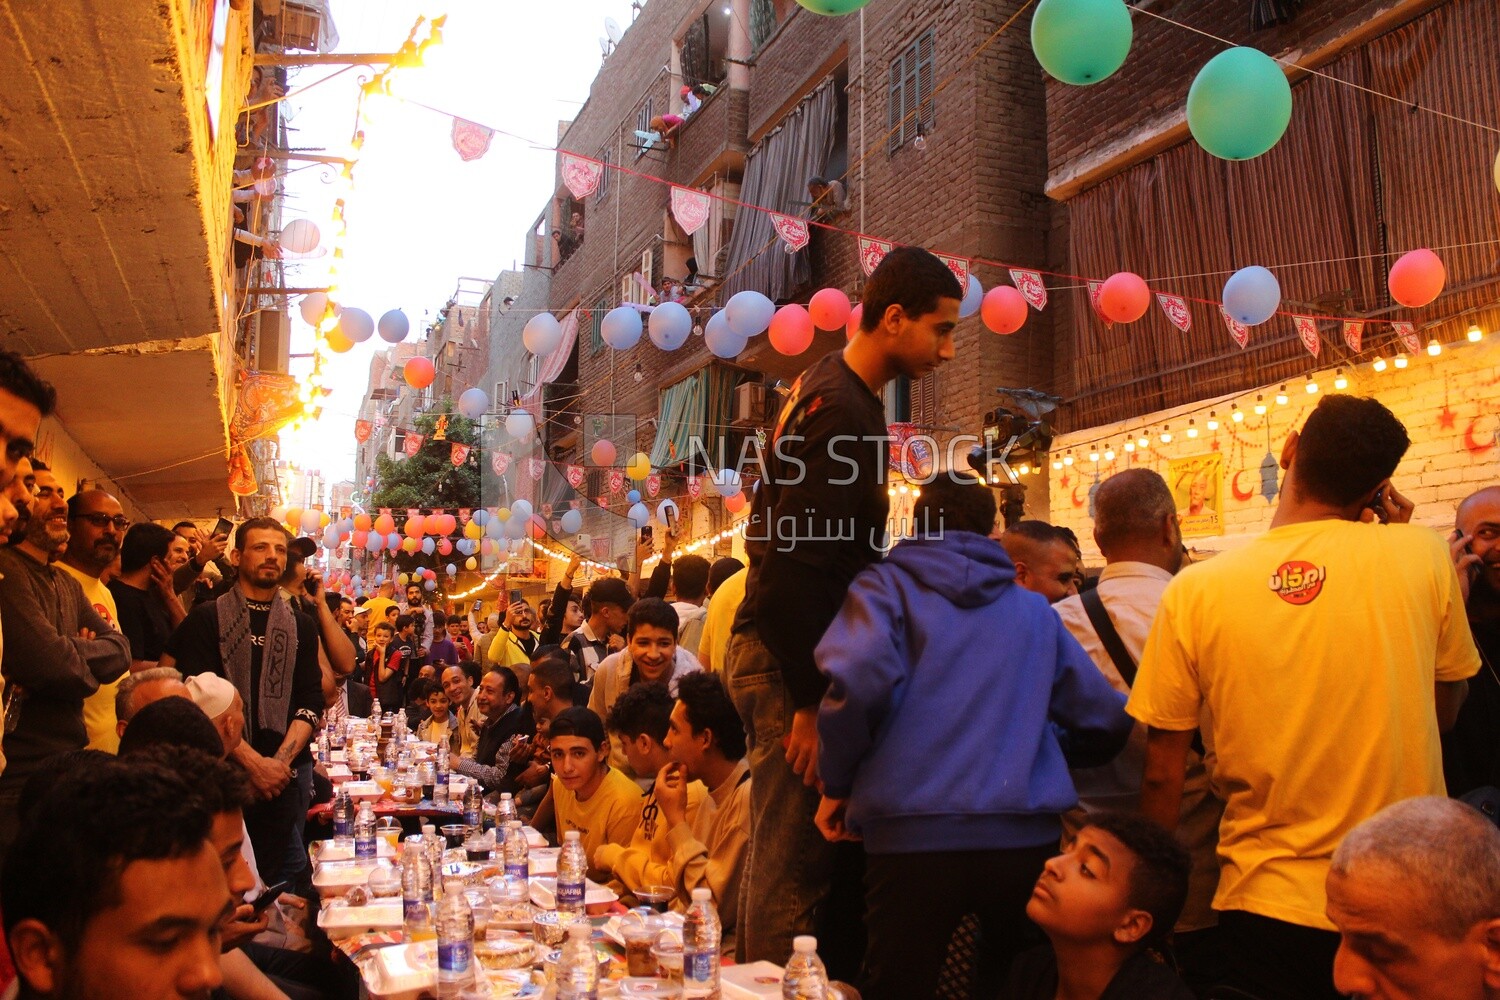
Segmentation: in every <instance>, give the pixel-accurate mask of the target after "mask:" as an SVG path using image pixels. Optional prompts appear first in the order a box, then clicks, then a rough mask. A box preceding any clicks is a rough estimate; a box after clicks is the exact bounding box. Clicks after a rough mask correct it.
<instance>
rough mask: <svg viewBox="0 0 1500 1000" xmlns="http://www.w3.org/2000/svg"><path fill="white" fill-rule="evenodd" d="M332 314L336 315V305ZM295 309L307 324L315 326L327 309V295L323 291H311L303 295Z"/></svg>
mask: <svg viewBox="0 0 1500 1000" xmlns="http://www.w3.org/2000/svg"><path fill="white" fill-rule="evenodd" d="M333 309H334V315H335V316H337V315H338V306H334V307H333ZM297 311H298V312H300V313H301V314H302V320H303V322H305V323H306V324H307V325H308V326H317V325H318V324H319V323H320V322H322V320H323V314H324V313H325V312H327V311H328V296H327V294H325V293H323V292H312V293H311V294H309V295H304V296H303V297H302V301H301V302H300V303H298V305H297Z"/></svg>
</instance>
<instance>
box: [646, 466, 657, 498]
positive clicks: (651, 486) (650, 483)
mask: <svg viewBox="0 0 1500 1000" xmlns="http://www.w3.org/2000/svg"><path fill="white" fill-rule="evenodd" d="M660 492H661V473H659V472H653V473H651V475H649V476H647V477H646V495H647V496H653V497H654V496H656V494H658V493H660Z"/></svg>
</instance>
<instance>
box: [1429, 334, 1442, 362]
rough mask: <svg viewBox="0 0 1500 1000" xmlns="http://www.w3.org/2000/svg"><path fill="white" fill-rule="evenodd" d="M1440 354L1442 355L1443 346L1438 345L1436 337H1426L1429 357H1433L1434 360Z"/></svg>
mask: <svg viewBox="0 0 1500 1000" xmlns="http://www.w3.org/2000/svg"><path fill="white" fill-rule="evenodd" d="M1442 353H1443V345H1442V344H1439V343H1438V341H1437V338H1436V337H1428V338H1427V354H1428V355H1429V356H1430V357H1434V358H1435V357H1437V356H1438V355H1439V354H1442Z"/></svg>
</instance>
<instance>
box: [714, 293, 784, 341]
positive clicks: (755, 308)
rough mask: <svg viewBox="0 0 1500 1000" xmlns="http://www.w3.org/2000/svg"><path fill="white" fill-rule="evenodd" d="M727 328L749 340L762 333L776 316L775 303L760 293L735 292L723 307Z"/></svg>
mask: <svg viewBox="0 0 1500 1000" xmlns="http://www.w3.org/2000/svg"><path fill="white" fill-rule="evenodd" d="M724 313H725V316H726V317H727V318H728V320H729V328H730V329H731V330H733V331H734V332H735V333H737V334H739V335H740V336H741V337H745V338H747V339H748V338H750V337H753V336H755V335H756V334H758V333H763V332H764V331H765V329H766V327H768V326H770V325H771V317H772V316H775V315H776V303H774V302H772V301H771V300H770V299H768V298H766V297H765V296H764V295H762V294H761V293H760V292H755V291H749V290H746V291H743V292H736V293H735V294H734V295H733V296H731V297H730V299H729V302H728V304H726V305H725V306H724Z"/></svg>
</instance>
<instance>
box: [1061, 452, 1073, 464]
mask: <svg viewBox="0 0 1500 1000" xmlns="http://www.w3.org/2000/svg"><path fill="white" fill-rule="evenodd" d="M1072 464H1073V452H1072V451H1069V452H1068V453H1067V454H1066V455H1064V456H1063V465H1072Z"/></svg>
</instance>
